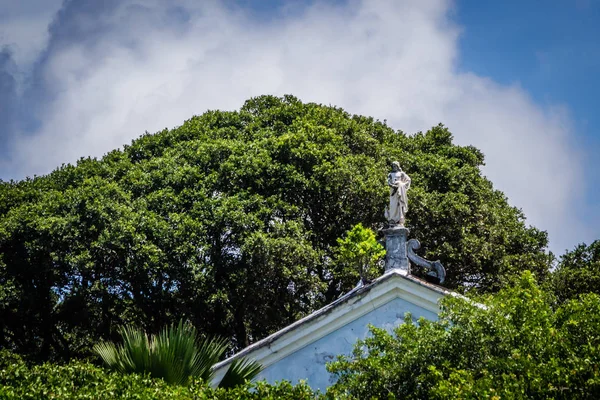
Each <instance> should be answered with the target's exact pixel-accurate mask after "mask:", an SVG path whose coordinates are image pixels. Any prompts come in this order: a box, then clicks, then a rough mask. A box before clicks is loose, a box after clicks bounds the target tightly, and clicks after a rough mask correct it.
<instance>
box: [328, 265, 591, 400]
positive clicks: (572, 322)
mask: <svg viewBox="0 0 600 400" xmlns="http://www.w3.org/2000/svg"><path fill="white" fill-rule="evenodd" d="M481 300H482V304H479V303H475V302H473V301H470V300H467V299H464V298H459V297H454V296H447V297H446V298H445V299H444V300H443V301H442V307H443V311H442V313H441V315H440V320H439V321H436V322H432V321H428V320H425V319H421V320H419V322H418V323H415V322H414V321H413V320H412V318H411V317H410V315H408V316H407V318H406V319H405V323H403V324H402V325H400V326H399V327H398V328H397V329H395V331H394V333H393V334H389V333H387V332H386V331H384V330H381V329H375V328H373V329H372V336H371V337H369V338H367V339H366V340H364V341H362V342H359V343H358V344H357V345H356V347H355V349H354V352H353V355H352V356H349V357H341V358H339V359H338V361H335V362H333V363H332V364H330V365H329V366H328V368H329V370H330V371H332V372H333V373H334V374H335V375H336V376H337V377H339V380H338V381H337V383H336V384H335V385H334V386H332V387H331V388H330V389H329V392H328V393H329V394H330V395H332V396H334V397H335V396H338V395H349V396H350V397H351V398H356V399H370V398H379V399H385V398H390V399H395V398H402V399H404V398H406V399H425V398H427V399H482V398H490V399H525V398H527V399H541V398H554V399H596V398H598V396H599V395H600V370H599V369H598V365H600V296H598V295H595V294H588V295H584V296H582V297H580V298H579V299H577V300H572V301H569V302H566V303H565V304H564V305H563V306H561V307H560V308H558V309H556V310H553V309H552V307H551V305H550V304H551V302H550V300H549V299H548V296H547V295H546V294H545V293H544V292H543V291H542V290H540V288H539V287H538V286H537V285H536V283H535V282H534V279H533V277H532V275H531V273H529V272H526V273H524V274H523V276H522V278H521V279H520V280H519V281H517V282H515V284H514V286H512V287H508V288H506V289H503V290H502V291H500V293H498V294H497V295H494V296H487V297H485V298H482V299H481Z"/></svg>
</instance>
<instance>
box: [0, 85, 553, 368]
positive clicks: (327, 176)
mask: <svg viewBox="0 0 600 400" xmlns="http://www.w3.org/2000/svg"><path fill="white" fill-rule="evenodd" d="M394 160H398V161H400V164H401V165H402V167H403V169H404V170H405V171H406V172H407V173H408V174H409V175H410V176H411V178H412V182H413V183H412V186H411V190H410V200H409V201H410V212H409V214H408V217H407V226H408V227H409V228H410V229H411V236H413V237H416V238H417V239H419V240H420V241H421V243H422V244H423V248H422V255H423V256H425V257H426V258H430V259H440V260H441V261H442V263H443V264H444V266H445V268H446V270H447V277H446V282H445V285H446V286H448V287H449V288H459V287H468V288H476V289H478V290H480V291H484V292H485V291H496V290H498V289H499V288H500V287H501V286H502V285H503V284H504V283H505V282H507V280H508V279H510V278H511V277H512V276H514V275H515V274H517V273H518V271H521V270H524V269H529V270H531V271H534V273H535V274H536V275H537V277H538V278H540V279H543V278H544V277H545V276H546V275H547V273H548V264H549V256H548V254H547V252H546V245H547V238H546V234H545V232H542V231H540V230H538V229H536V228H533V227H529V226H527V225H526V224H525V220H524V216H523V214H522V212H521V211H520V210H519V209H517V208H515V207H512V206H511V205H509V204H508V202H507V199H506V197H505V196H504V195H503V194H502V193H501V192H499V191H497V190H495V189H494V188H493V186H492V184H491V183H490V181H489V180H487V179H486V178H485V177H484V176H483V175H482V173H481V170H480V167H481V166H482V165H483V162H484V157H483V154H482V153H481V152H480V151H479V150H477V149H476V148H474V147H471V146H458V145H455V144H454V143H453V142H452V134H451V133H450V131H449V130H448V129H447V128H446V127H444V126H442V125H438V126H435V127H433V128H432V129H430V130H429V131H427V132H425V133H421V132H419V133H416V134H414V135H406V134H405V133H403V132H401V131H394V130H393V129H391V128H390V127H389V126H387V124H386V123H385V122H381V121H376V120H374V119H373V118H369V117H364V116H358V115H350V114H348V113H347V112H346V111H344V110H342V109H340V108H337V107H331V106H323V105H318V104H313V103H302V102H301V101H300V100H298V99H297V98H295V97H292V96H284V97H274V96H261V97H257V98H253V99H250V100H248V101H247V102H246V103H245V104H244V105H243V106H242V107H241V109H240V110H238V111H231V112H224V111H208V112H205V113H204V114H202V115H199V116H195V117H193V118H191V119H189V120H188V121H185V122H184V123H183V124H182V125H181V126H179V127H177V128H174V129H170V130H166V129H165V130H163V131H161V132H157V133H155V134H149V133H146V134H145V135H143V136H141V137H140V138H138V139H136V140H134V141H133V142H132V143H131V145H127V146H125V147H124V148H123V149H122V150H114V151H112V152H110V153H108V154H106V155H105V156H104V157H102V158H101V159H93V158H83V159H81V160H79V161H78V162H77V164H76V165H63V166H61V167H60V168H58V169H56V170H55V171H54V172H52V173H50V174H48V175H46V176H41V177H35V178H33V179H30V178H28V179H25V180H22V181H18V182H12V181H11V182H1V183H0V347H1V348H8V349H12V350H14V351H16V352H18V353H20V354H24V355H27V356H30V357H33V358H37V359H42V360H46V359H53V358H60V359H67V358H69V357H71V356H74V355H85V354H89V351H90V348H91V347H92V346H91V345H92V344H93V343H95V342H96V341H97V340H99V339H105V340H115V339H117V337H118V327H119V326H122V325H127V324H133V325H136V326H140V327H142V328H143V329H144V330H146V331H148V332H158V331H159V329H160V328H161V327H162V326H164V325H167V324H170V323H172V322H174V321H177V320H179V319H180V318H183V319H187V320H189V321H191V322H192V323H193V324H194V326H196V327H197V329H198V330H199V332H200V333H201V334H203V335H210V336H213V335H216V336H221V337H225V338H228V339H230V340H231V341H232V343H233V346H234V348H233V349H232V350H235V349H236V348H241V347H244V346H246V345H247V344H249V343H250V342H254V341H256V340H258V339H260V338H262V337H265V336H266V335H268V334H270V333H272V332H274V331H276V330H278V329H280V328H282V327H284V326H286V325H288V324H290V323H291V322H293V321H295V320H297V319H298V318H300V317H302V316H304V315H306V314H307V313H310V312H311V311H313V310H315V309H316V308H318V307H320V306H322V305H324V304H327V303H329V302H331V301H332V300H334V299H335V298H337V297H338V296H339V295H340V294H341V293H343V292H345V291H347V290H349V289H350V288H351V287H352V286H353V285H354V284H355V283H356V281H355V280H352V279H349V278H348V276H346V274H347V269H344V268H337V267H336V266H338V265H340V263H338V262H337V256H338V254H340V252H339V251H338V241H337V240H338V238H342V237H343V236H344V235H345V233H346V232H347V231H348V230H350V229H351V228H352V227H353V226H355V225H356V224H357V223H362V224H363V225H364V226H365V227H369V228H372V229H374V230H377V229H378V228H380V227H382V225H383V222H384V218H383V210H384V207H385V204H386V199H387V196H388V193H387V187H386V185H385V177H386V174H387V172H388V170H389V165H390V163H391V161H394ZM416 273H417V274H418V271H416Z"/></svg>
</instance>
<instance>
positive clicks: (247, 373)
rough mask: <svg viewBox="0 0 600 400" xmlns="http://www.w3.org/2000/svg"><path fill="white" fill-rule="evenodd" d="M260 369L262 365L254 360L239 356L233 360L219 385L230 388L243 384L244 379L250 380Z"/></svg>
mask: <svg viewBox="0 0 600 400" xmlns="http://www.w3.org/2000/svg"><path fill="white" fill-rule="evenodd" d="M260 371H262V365H260V364H259V363H258V362H256V361H254V360H249V359H247V358H240V359H237V360H234V361H233V362H232V363H231V365H230V366H229V369H227V372H225V375H224V376H223V379H221V382H219V387H222V388H232V387H234V386H238V385H243V384H244V383H246V381H251V380H252V379H254V378H255V377H256V376H257V375H258V374H259V373H260Z"/></svg>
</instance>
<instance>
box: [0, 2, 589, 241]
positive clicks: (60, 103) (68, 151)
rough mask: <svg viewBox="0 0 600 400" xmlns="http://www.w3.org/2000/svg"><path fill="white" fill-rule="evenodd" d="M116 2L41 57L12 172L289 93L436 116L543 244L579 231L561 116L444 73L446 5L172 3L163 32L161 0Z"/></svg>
mask: <svg viewBox="0 0 600 400" xmlns="http://www.w3.org/2000/svg"><path fill="white" fill-rule="evenodd" d="M129 3H133V0H131V1H129V2H123V3H122V4H121V6H120V8H119V9H118V10H117V11H116V12H114V13H111V14H110V15H108V16H104V18H105V19H108V20H111V19H112V20H113V22H115V24H114V29H113V31H111V32H107V33H106V34H104V36H102V37H101V38H100V39H99V41H98V42H96V43H95V44H94V45H93V46H89V45H88V47H84V45H83V44H82V43H81V42H78V41H77V40H74V41H73V43H71V44H70V45H69V46H63V47H61V50H60V51H58V52H55V53H52V54H51V55H50V58H49V61H48V63H47V64H45V70H44V76H45V79H46V80H47V82H52V87H53V88H54V89H55V90H56V93H58V95H57V97H56V98H55V100H54V101H52V102H50V103H48V104H47V105H46V107H45V109H44V114H43V115H42V120H43V121H44V123H43V125H42V127H41V128H40V129H39V131H38V132H37V133H36V134H35V135H34V136H31V137H29V138H22V139H21V140H20V141H19V142H17V143H16V144H15V147H14V152H13V155H14V157H13V161H12V163H11V165H9V166H8V168H9V169H10V170H12V171H17V172H16V177H22V176H24V175H25V174H28V175H31V174H33V173H38V174H40V173H47V172H49V171H50V170H51V169H53V168H54V167H56V166H57V165H60V164H61V163H63V162H73V161H75V160H76V159H77V158H79V157H80V156H85V155H95V156H100V155H102V154H103V153H105V152H107V151H109V150H111V149H113V148H117V147H120V146H122V145H123V144H124V143H128V142H129V141H130V140H131V139H133V138H135V137H137V136H139V135H140V134H141V133H143V131H145V130H148V131H151V132H153V131H157V130H159V129H162V128H164V127H173V126H175V125H178V124H180V123H181V122H182V121H183V120H185V119H188V118H189V117H190V116H192V115H194V114H200V113H202V112H204V111H205V110H207V109H217V108H218V109H237V108H239V107H240V106H241V104H242V103H243V101H244V100H245V99H247V98H249V97H251V96H256V95H260V94H278V95H279V94H285V93H291V94H294V95H296V96H298V97H299V98H300V99H302V100H303V101H316V102H322V103H325V104H335V105H338V106H341V107H343V108H345V109H346V110H347V111H349V112H351V113H357V114H365V115H371V116H374V117H376V118H379V119H387V120H388V123H389V124H390V125H391V126H392V127H393V128H395V129H402V130H403V131H405V132H414V131H417V130H425V129H428V128H429V127H430V126H432V125H435V124H437V123H438V122H444V123H445V124H446V125H447V126H449V128H450V129H451V130H452V131H453V132H454V134H455V137H456V140H457V141H458V142H459V143H461V144H474V145H475V146H477V147H479V148H480V149H482V150H483V152H484V153H485V155H486V157H487V166H486V167H485V173H486V174H487V176H488V177H489V178H490V179H491V180H492V181H493V182H494V183H495V185H496V187H498V188H499V189H501V190H503V191H504V192H505V193H506V194H507V195H508V197H509V199H510V201H511V203H512V204H514V205H516V206H518V207H521V208H523V210H524V212H525V214H526V215H527V216H528V217H529V221H530V223H532V224H534V225H535V226H538V227H540V228H542V229H546V230H548V231H549V232H550V237H551V241H552V247H553V249H555V250H556V251H558V252H562V250H563V249H564V248H566V247H572V246H573V244H574V240H579V241H580V240H583V239H582V234H588V233H589V231H585V224H584V223H583V222H582V221H581V219H579V218H578V216H577V215H576V212H575V208H574V207H573V204H578V202H580V201H581V198H580V196H581V195H582V193H583V190H584V188H583V177H582V174H581V168H582V164H581V162H580V161H579V160H580V151H579V150H578V149H576V148H574V147H573V146H572V145H571V141H570V139H571V138H572V135H573V132H572V128H571V127H570V122H569V117H568V116H567V115H565V113H564V112H562V111H560V109H558V110H559V112H557V109H550V108H545V107H542V106H539V105H536V104H535V103H534V102H533V101H532V100H531V99H530V98H529V97H528V96H527V94H526V93H525V92H524V91H523V90H521V89H520V88H519V87H516V86H511V87H507V86H502V85H499V84H497V83H495V82H493V81H491V80H489V79H486V78H483V77H479V76H476V75H473V74H468V73H459V72H457V68H456V59H457V57H458V46H457V44H458V39H459V29H458V27H457V26H455V25H454V24H453V23H452V21H451V20H450V17H449V11H450V7H451V4H450V3H449V2H448V1H444V0H435V1H434V0H432V1H427V2H415V1H409V0H405V1H399V0H396V1H394V0H363V1H351V2H350V3H349V4H346V5H340V6H330V5H323V4H316V5H314V6H311V7H310V8H308V9H306V10H304V11H302V12H300V13H298V12H297V10H296V12H295V13H294V14H289V15H287V16H285V17H282V18H280V19H278V20H274V21H262V23H258V22H257V21H255V20H252V19H250V18H249V17H248V16H246V15H245V14H243V13H242V12H240V11H238V12H232V11H231V10H225V9H224V8H222V7H220V6H218V5H217V3H211V4H206V3H203V5H198V4H199V3H200V2H192V1H184V0H181V1H179V2H178V4H179V5H180V6H182V7H184V8H185V9H186V10H187V12H188V13H189V16H190V20H189V22H188V23H187V24H185V25H184V24H178V25H172V26H166V25H161V23H160V21H162V20H161V16H163V15H164V14H165V9H166V7H167V6H166V4H167V2H159V1H153V2H145V3H146V4H145V5H146V6H148V7H149V8H148V10H146V11H145V13H144V18H140V17H139V15H140V14H139V10H132V9H131V8H130V7H128V6H127V4H129ZM169 4H172V3H169ZM116 22H118V23H116Z"/></svg>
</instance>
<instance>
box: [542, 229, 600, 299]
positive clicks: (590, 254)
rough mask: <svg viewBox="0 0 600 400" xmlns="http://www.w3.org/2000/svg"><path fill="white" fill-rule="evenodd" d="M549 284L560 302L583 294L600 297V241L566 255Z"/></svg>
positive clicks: (581, 245)
mask: <svg viewBox="0 0 600 400" xmlns="http://www.w3.org/2000/svg"><path fill="white" fill-rule="evenodd" d="M549 283H550V285H549V286H550V289H551V290H552V292H554V294H555V295H556V297H557V299H558V300H559V301H560V302H563V301H566V300H569V299H574V298H576V297H577V296H579V295H580V294H583V293H596V294H599V295H600V240H596V241H595V242H593V243H592V244H591V245H589V246H586V245H585V244H580V245H579V246H577V247H576V248H575V249H574V250H573V251H569V252H567V253H565V254H564V255H563V256H562V257H561V259H560V262H559V263H558V266H557V268H556V270H555V271H554V272H553V273H552V279H550V282H549Z"/></svg>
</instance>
